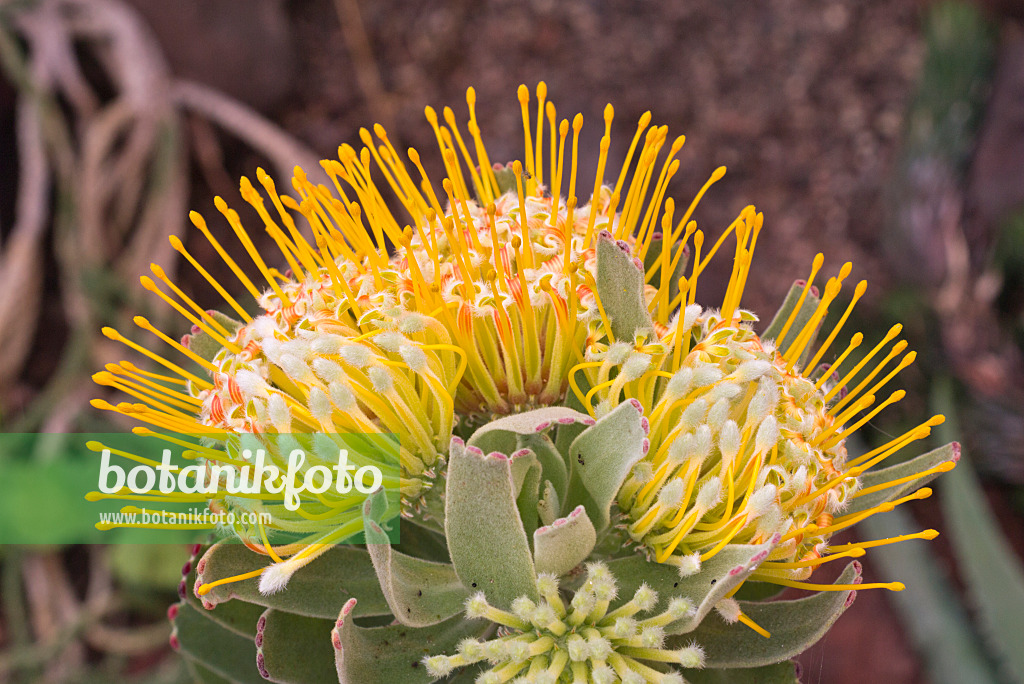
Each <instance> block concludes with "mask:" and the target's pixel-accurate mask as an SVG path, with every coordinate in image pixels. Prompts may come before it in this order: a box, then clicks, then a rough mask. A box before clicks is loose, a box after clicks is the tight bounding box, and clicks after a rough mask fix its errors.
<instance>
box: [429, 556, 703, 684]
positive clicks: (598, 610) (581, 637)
mask: <svg viewBox="0 0 1024 684" xmlns="http://www.w3.org/2000/svg"><path fill="white" fill-rule="evenodd" d="M537 592H538V593H539V594H540V596H541V601H540V602H539V603H538V602H534V601H533V600H531V599H530V598H529V597H526V596H523V597H520V598H518V599H516V600H515V601H513V603H512V606H511V611H505V610H501V609H499V608H496V607H494V606H492V605H490V604H489V603H488V602H487V598H486V597H485V596H484V595H483V594H482V593H478V594H475V595H473V596H472V597H471V598H470V599H469V601H467V602H466V615H467V617H469V618H471V619H484V620H489V621H491V622H492V623H494V624H496V625H500V627H501V629H500V630H499V631H500V632H501V635H500V636H497V637H495V638H493V639H490V640H488V641H481V640H479V639H466V640H464V641H463V642H462V643H460V644H459V651H458V653H457V654H455V655H451V656H447V655H437V656H428V657H427V658H424V660H423V662H424V664H425V665H426V666H427V670H428V671H429V672H430V673H431V674H432V675H433V676H435V677H446V676H448V675H449V674H451V673H452V672H453V671H454V670H455V669H456V668H459V667H465V666H467V665H472V664H474V663H478V662H481V661H486V662H487V664H488V665H489V666H490V668H489V669H487V670H485V671H483V672H482V673H481V674H480V676H479V677H478V678H477V681H478V682H480V683H481V684H500V683H501V682H507V681H509V680H511V679H512V678H514V677H517V676H518V677H519V679H515V680H514V681H517V682H518V681H522V682H530V683H531V684H556V682H572V683H573V684H582V683H584V682H592V683H593V684H613V682H622V683H623V684H643V683H644V682H653V683H654V684H681V683H682V682H683V681H684V679H683V677H682V675H680V674H679V673H678V672H676V671H675V670H668V671H666V665H667V664H671V665H676V666H679V667H683V668H687V669H694V668H700V667H703V665H704V653H703V651H702V650H701V648H700V647H699V646H697V645H696V644H690V645H688V646H684V647H681V648H675V649H671V648H666V647H665V627H666V626H668V625H670V624H672V623H673V622H675V621H677V620H680V619H682V618H684V617H686V616H687V615H689V614H690V613H691V612H692V611H693V606H692V604H691V603H690V601H688V600H687V599H685V598H681V597H677V598H673V599H671V600H670V601H668V603H667V605H666V607H665V609H664V610H663V611H661V612H660V613H657V614H654V615H651V616H649V617H639V618H638V617H637V616H642V614H644V613H650V612H652V611H653V610H654V608H655V607H656V606H657V605H658V594H657V592H655V591H654V590H653V589H651V588H650V587H648V586H647V585H646V584H643V585H641V586H640V587H639V588H638V589H637V590H636V592H635V593H634V595H633V598H632V599H631V600H629V601H627V602H625V603H623V604H622V605H621V606H619V607H618V608H616V609H615V610H611V611H609V610H608V607H609V604H611V602H612V601H614V600H615V599H616V598H617V594H618V587H617V585H616V581H615V577H614V576H613V575H612V573H611V572H610V571H609V570H608V568H607V566H605V565H603V564H602V563H591V564H589V565H588V566H587V574H586V580H585V581H584V583H583V585H582V586H581V587H580V588H579V589H578V590H577V591H576V592H575V593H574V594H573V596H572V599H571V600H570V601H569V602H568V604H566V602H565V601H563V600H562V597H561V595H560V593H559V591H558V578H557V577H554V576H553V575H541V576H539V577H538V579H537ZM643 661H648V662H650V663H654V664H656V665H655V666H654V667H652V666H651V665H650V664H647V663H645V662H643Z"/></svg>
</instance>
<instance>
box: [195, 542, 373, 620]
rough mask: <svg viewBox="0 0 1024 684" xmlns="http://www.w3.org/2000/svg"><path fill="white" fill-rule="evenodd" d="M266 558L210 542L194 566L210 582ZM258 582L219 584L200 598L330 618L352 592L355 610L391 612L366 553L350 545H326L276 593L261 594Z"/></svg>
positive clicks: (257, 564)
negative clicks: (236, 601) (252, 604)
mask: <svg viewBox="0 0 1024 684" xmlns="http://www.w3.org/2000/svg"><path fill="white" fill-rule="evenodd" d="M268 563H269V559H268V558H267V557H266V556H262V555H260V554H257V553H254V552H253V551H250V550H249V549H247V548H246V547H245V546H243V545H242V544H238V543H231V542H220V543H218V544H215V545H213V546H212V547H210V549H209V550H208V551H207V552H206V553H205V554H204V555H203V557H202V559H200V561H199V564H198V566H197V568H198V571H199V576H200V577H201V578H202V581H203V582H214V581H216V580H219V579H223V578H227V577H233V576H235V575H240V574H244V573H247V572H252V571H254V570H258V569H260V568H263V567H266V566H267V565H268ZM258 584H259V578H258V577H253V578H250V579H246V580H240V581H237V582H231V583H229V584H222V585H220V586H217V587H214V588H213V589H212V590H211V591H210V592H209V593H208V594H206V596H204V597H203V598H205V599H206V600H207V601H209V602H211V603H214V604H218V603H223V602H224V601H228V600H231V599H235V598H237V599H241V600H243V601H248V602H249V603H255V604H258V605H261V606H264V607H265V608H277V609H279V610H285V611H288V612H291V613H297V614H299V615H306V616H309V617H319V618H327V619H331V618H333V617H334V615H336V612H335V611H337V610H341V606H343V605H344V604H345V601H347V600H348V599H350V598H353V597H356V598H358V599H359V600H360V615H387V614H389V613H390V610H389V608H388V604H387V601H386V600H385V599H384V594H383V593H381V590H380V585H379V584H378V583H377V574H376V572H375V571H374V569H373V563H372V562H371V560H370V555H369V554H368V553H367V552H366V551H365V550H363V549H359V548H355V547H350V546H336V547H333V548H331V549H329V550H327V551H326V552H324V553H323V555H321V556H320V557H318V558H316V559H315V560H313V561H311V562H310V563H309V565H307V566H306V567H305V568H303V569H301V570H299V571H298V572H296V573H295V574H294V575H293V576H292V578H291V579H290V580H289V581H288V586H287V587H286V588H285V589H284V590H282V591H280V592H278V593H276V594H270V595H268V596H265V595H263V594H261V593H260V592H259V589H258Z"/></svg>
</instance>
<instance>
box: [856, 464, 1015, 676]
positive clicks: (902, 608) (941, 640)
mask: <svg viewBox="0 0 1024 684" xmlns="http://www.w3.org/2000/svg"><path fill="white" fill-rule="evenodd" d="M962 467H963V465H960V466H958V469H959V468H962ZM947 477H948V476H947ZM944 480H945V478H943V481H944ZM940 491H941V494H942V495H943V496H945V495H946V492H945V491H943V490H940ZM947 519H948V518H947ZM919 529H920V526H919V525H918V524H917V522H915V521H914V519H913V517H912V516H911V514H910V513H908V512H907V511H906V510H905V509H904V508H902V507H900V508H897V509H895V510H893V511H890V512H889V513H884V514H882V515H873V516H871V517H870V518H867V519H866V520H862V521H861V522H860V523H858V525H857V532H858V535H859V536H860V538H862V539H889V538H892V537H899V536H902V535H905V534H912V533H914V532H917V531H918V530H919ZM930 546H931V545H930V544H928V543H927V542H925V541H923V540H915V541H904V542H900V543H899V544H887V545H885V546H879V547H877V548H874V549H871V563H872V565H873V566H874V567H876V568H878V569H879V570H880V572H881V574H882V575H883V576H885V577H905V578H907V580H908V581H907V582H906V585H907V586H906V589H904V590H903V591H897V592H889V593H888V594H886V597H887V598H888V599H889V601H890V602H892V604H893V605H894V606H895V607H896V609H897V612H898V614H899V616H900V618H901V619H902V622H903V623H904V626H905V630H906V632H907V634H908V635H909V636H910V638H911V639H912V641H913V644H914V648H915V649H916V650H917V652H918V653H919V654H920V655H921V660H922V661H923V662H924V664H925V667H926V668H927V671H928V681H930V682H932V683H933V684H960V683H961V682H973V683H975V684H995V682H996V681H998V680H997V679H996V677H995V673H994V672H993V669H992V667H991V666H990V665H989V663H988V662H987V661H986V659H985V656H984V654H983V653H982V649H981V644H980V642H979V641H978V638H977V636H976V635H975V634H974V632H973V630H972V629H971V621H970V618H969V617H968V616H967V613H966V611H965V610H964V608H963V606H962V605H961V604H960V601H959V600H957V598H956V595H957V592H956V589H955V588H954V587H953V586H952V585H951V584H950V582H949V580H948V579H947V577H946V572H945V569H944V567H943V566H944V563H942V562H940V560H939V558H937V557H936V556H935V554H934V553H932V552H931V551H930V550H929V549H930Z"/></svg>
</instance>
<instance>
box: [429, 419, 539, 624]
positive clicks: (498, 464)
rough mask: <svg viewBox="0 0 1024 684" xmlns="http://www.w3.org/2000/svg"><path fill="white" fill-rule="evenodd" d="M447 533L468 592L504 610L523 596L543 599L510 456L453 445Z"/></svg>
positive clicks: (458, 569)
mask: <svg viewBox="0 0 1024 684" xmlns="http://www.w3.org/2000/svg"><path fill="white" fill-rule="evenodd" d="M534 511H536V501H534ZM444 527H445V536H446V538H447V539H448V552H449V554H450V555H451V558H452V565H454V566H455V572H456V574H458V576H459V579H461V580H462V584H463V586H465V587H466V589H468V590H470V591H482V592H484V594H485V595H486V596H487V599H488V600H489V601H490V602H491V603H492V604H494V605H496V606H499V607H501V608H508V607H509V606H510V605H511V603H512V601H513V599H515V598H517V597H519V596H529V597H531V598H534V599H536V598H537V597H538V595H537V587H536V579H537V576H536V573H535V571H534V567H533V556H532V554H531V553H530V543H529V538H528V537H527V536H526V530H525V529H524V527H523V521H522V518H521V517H520V515H519V509H518V507H517V504H516V494H515V491H514V483H513V480H512V461H511V460H510V459H509V458H508V457H507V456H505V455H503V454H499V453H492V454H489V455H484V454H483V452H481V451H480V449H478V448H476V447H473V446H465V445H463V444H462V440H459V439H457V438H454V439H452V444H451V448H450V453H449V461H448V487H447V496H446V499H445V520H444Z"/></svg>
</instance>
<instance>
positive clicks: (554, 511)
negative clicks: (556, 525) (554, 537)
mask: <svg viewBox="0 0 1024 684" xmlns="http://www.w3.org/2000/svg"><path fill="white" fill-rule="evenodd" d="M561 510H562V507H561V505H560V504H559V497H558V492H557V491H555V487H554V485H552V484H551V483H550V482H548V481H547V480H545V481H544V495H543V496H542V497H541V498H540V500H538V501H537V513H538V514H539V516H540V524H541V525H550V524H551V523H553V522H555V520H557V519H558V515H559V513H560V512H561Z"/></svg>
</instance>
